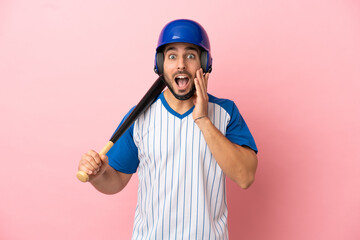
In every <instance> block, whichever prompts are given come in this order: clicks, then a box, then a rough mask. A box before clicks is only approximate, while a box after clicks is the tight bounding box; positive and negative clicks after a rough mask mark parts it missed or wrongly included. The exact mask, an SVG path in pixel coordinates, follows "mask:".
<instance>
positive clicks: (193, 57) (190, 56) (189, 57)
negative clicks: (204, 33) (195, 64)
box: [187, 54, 195, 59]
mask: <svg viewBox="0 0 360 240" xmlns="http://www.w3.org/2000/svg"><path fill="white" fill-rule="evenodd" d="M187 58H188V59H195V55H194V54H189V55H188V56H187Z"/></svg>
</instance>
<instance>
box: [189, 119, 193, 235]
mask: <svg viewBox="0 0 360 240" xmlns="http://www.w3.org/2000/svg"><path fill="white" fill-rule="evenodd" d="M192 126H193V129H192V141H191V146H192V148H191V152H192V154H191V178H190V179H191V184H190V211H189V212H190V221H189V239H190V233H191V210H192V190H193V188H192V186H193V170H194V123H193V124H192Z"/></svg>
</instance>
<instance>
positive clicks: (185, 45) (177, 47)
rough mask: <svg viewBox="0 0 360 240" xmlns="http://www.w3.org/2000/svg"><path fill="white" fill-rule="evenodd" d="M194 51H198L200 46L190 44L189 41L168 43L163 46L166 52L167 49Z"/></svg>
mask: <svg viewBox="0 0 360 240" xmlns="http://www.w3.org/2000/svg"><path fill="white" fill-rule="evenodd" d="M170 50H173V51H181V50H182V51H191V50H193V51H196V52H198V53H200V47H198V46H196V45H194V44H191V43H169V44H167V45H166V46H165V48H164V52H165V53H166V52H167V51H170Z"/></svg>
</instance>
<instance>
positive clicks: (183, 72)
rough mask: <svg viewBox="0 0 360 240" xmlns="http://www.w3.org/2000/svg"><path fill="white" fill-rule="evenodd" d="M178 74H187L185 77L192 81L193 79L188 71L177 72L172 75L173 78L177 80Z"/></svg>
mask: <svg viewBox="0 0 360 240" xmlns="http://www.w3.org/2000/svg"><path fill="white" fill-rule="evenodd" d="M178 74H185V75H187V76H188V77H189V78H190V79H191V78H192V75H191V74H190V73H189V72H188V71H186V70H182V71H177V72H175V73H174V74H173V75H172V78H175V76H176V75H178Z"/></svg>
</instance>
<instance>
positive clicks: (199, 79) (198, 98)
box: [192, 68, 209, 121]
mask: <svg viewBox="0 0 360 240" xmlns="http://www.w3.org/2000/svg"><path fill="white" fill-rule="evenodd" d="M208 80H209V73H206V74H205V75H204V72H203V70H202V68H200V69H199V70H197V71H196V78H195V79H194V82H195V87H196V92H195V94H194V105H195V108H194V111H193V113H192V115H193V119H194V120H195V121H196V120H197V119H198V120H200V119H201V118H204V117H207V116H208V102H209V96H208V93H207V85H208Z"/></svg>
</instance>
